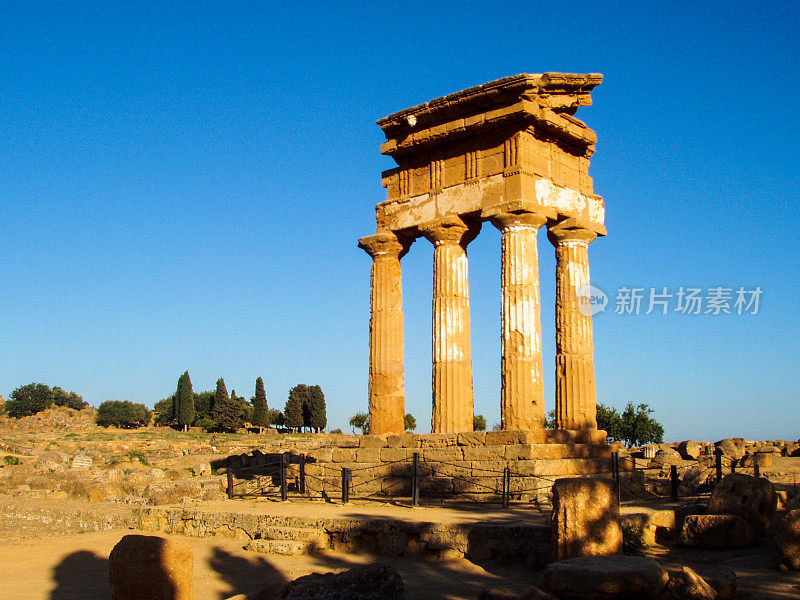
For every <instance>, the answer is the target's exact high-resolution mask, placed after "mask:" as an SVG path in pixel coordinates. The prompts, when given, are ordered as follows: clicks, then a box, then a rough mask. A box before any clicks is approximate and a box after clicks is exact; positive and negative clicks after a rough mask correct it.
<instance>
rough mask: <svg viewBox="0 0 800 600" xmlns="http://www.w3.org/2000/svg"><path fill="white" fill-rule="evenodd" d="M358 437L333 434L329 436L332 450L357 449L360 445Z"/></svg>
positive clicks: (359, 437)
mask: <svg viewBox="0 0 800 600" xmlns="http://www.w3.org/2000/svg"><path fill="white" fill-rule="evenodd" d="M362 437H363V436H360V435H348V434H334V435H332V436H331V438H332V444H331V446H332V447H333V448H358V447H359V446H360V445H361V438H362Z"/></svg>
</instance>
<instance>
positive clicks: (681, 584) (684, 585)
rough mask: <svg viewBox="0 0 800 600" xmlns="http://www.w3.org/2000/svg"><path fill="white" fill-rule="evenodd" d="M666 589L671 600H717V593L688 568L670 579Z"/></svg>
mask: <svg viewBox="0 0 800 600" xmlns="http://www.w3.org/2000/svg"><path fill="white" fill-rule="evenodd" d="M667 589H668V590H669V595H670V597H671V598H673V600H717V591H716V590H715V589H714V588H712V587H711V586H710V585H708V583H706V582H705V581H704V580H703V578H702V577H700V575H698V574H697V573H695V572H694V571H692V570H691V569H690V568H689V567H683V570H682V571H679V572H678V573H675V574H674V575H673V576H672V577H670V579H669V583H668V584H667Z"/></svg>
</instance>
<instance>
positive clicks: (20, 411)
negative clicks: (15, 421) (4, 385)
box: [6, 383, 53, 417]
mask: <svg viewBox="0 0 800 600" xmlns="http://www.w3.org/2000/svg"><path fill="white" fill-rule="evenodd" d="M52 404H53V390H51V389H50V387H49V386H47V385H45V384H43V383H29V384H28V385H23V386H20V387H18V388H17V389H15V390H14V391H13V392H11V399H10V400H8V401H7V402H6V411H7V412H8V416H9V417H27V416H28V415H35V414H36V413H38V412H41V411H43V410H44V409H46V408H50V406H51V405H52Z"/></svg>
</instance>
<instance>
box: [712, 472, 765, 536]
mask: <svg viewBox="0 0 800 600" xmlns="http://www.w3.org/2000/svg"><path fill="white" fill-rule="evenodd" d="M777 506H778V497H777V495H776V494H775V486H774V485H772V483H771V482H770V481H769V480H768V479H765V478H764V477H760V478H756V477H752V476H750V475H745V474H744V473H731V474H730V475H726V476H725V477H723V478H722V481H720V482H719V483H718V484H717V485H716V486H714V491H713V492H712V493H711V499H710V501H709V504H708V512H710V513H711V514H716V515H725V514H728V515H739V516H741V517H743V518H744V519H745V520H746V521H747V522H748V523H749V524H750V526H751V527H752V528H753V531H754V532H755V534H756V535H757V536H758V535H761V534H762V533H764V531H766V529H767V528H768V527H769V526H770V524H771V523H772V517H774V516H775V511H776V509H777Z"/></svg>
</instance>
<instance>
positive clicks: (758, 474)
mask: <svg viewBox="0 0 800 600" xmlns="http://www.w3.org/2000/svg"><path fill="white" fill-rule="evenodd" d="M760 454H761V453H760V452H756V453H755V455H754V456H753V474H754V475H755V476H756V479H758V478H759V477H761V465H759V464H758V457H759V455H760Z"/></svg>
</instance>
